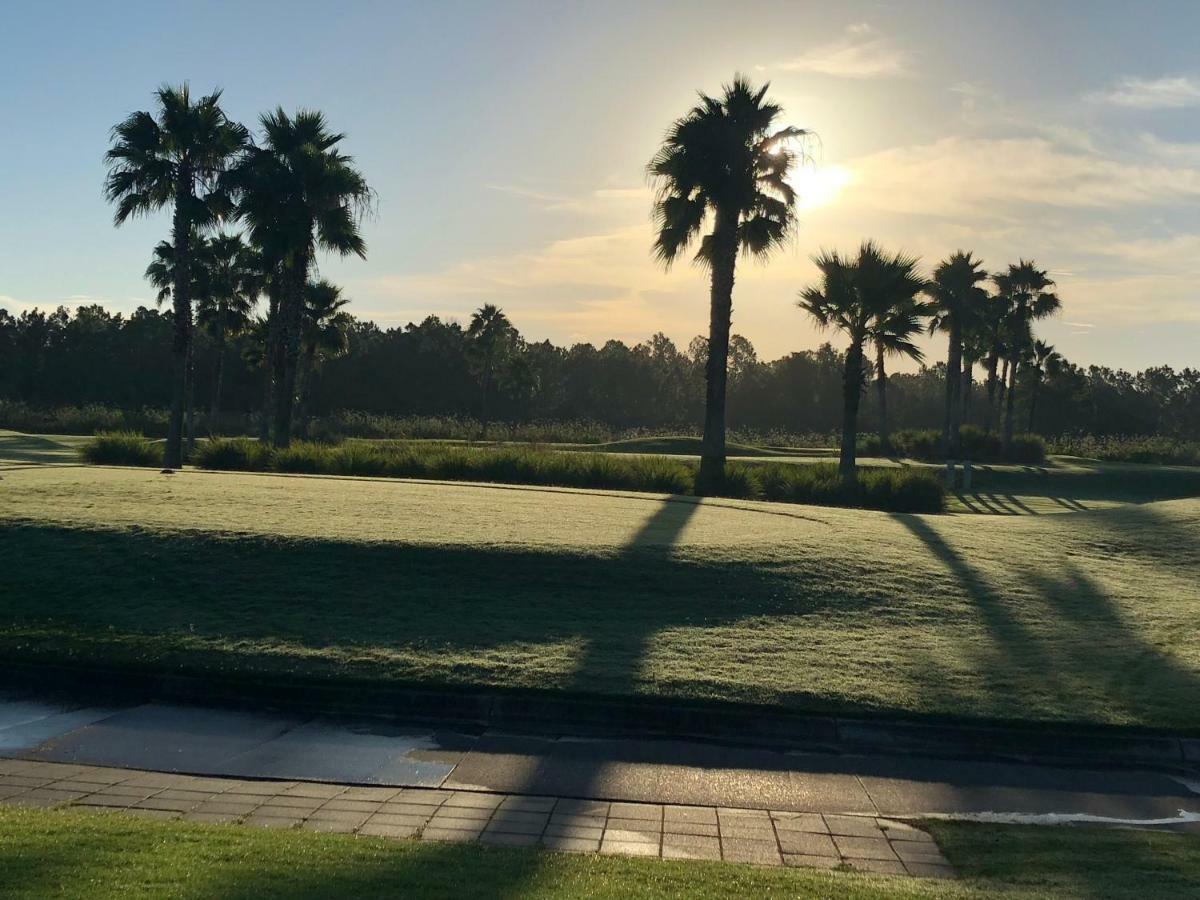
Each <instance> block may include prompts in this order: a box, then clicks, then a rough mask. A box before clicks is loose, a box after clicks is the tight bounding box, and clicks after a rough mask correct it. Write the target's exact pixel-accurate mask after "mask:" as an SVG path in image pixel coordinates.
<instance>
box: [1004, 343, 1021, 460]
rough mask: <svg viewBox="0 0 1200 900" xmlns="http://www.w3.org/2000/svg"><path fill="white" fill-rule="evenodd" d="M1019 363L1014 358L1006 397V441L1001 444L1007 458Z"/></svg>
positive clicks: (1010, 366)
mask: <svg viewBox="0 0 1200 900" xmlns="http://www.w3.org/2000/svg"><path fill="white" fill-rule="evenodd" d="M1018 361H1019V360H1018V358H1017V357H1016V356H1014V357H1013V359H1012V363H1011V365H1009V367H1008V390H1007V391H1006V392H1005V396H1004V440H1003V442H1002V444H1001V453H1003V454H1004V455H1005V456H1008V451H1009V448H1010V447H1011V446H1012V439H1013V405H1014V404H1013V401H1014V400H1015V399H1016V396H1017V369H1018V368H1019V367H1018V365H1017V363H1018Z"/></svg>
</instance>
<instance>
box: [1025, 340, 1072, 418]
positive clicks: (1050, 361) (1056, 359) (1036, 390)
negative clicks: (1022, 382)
mask: <svg viewBox="0 0 1200 900" xmlns="http://www.w3.org/2000/svg"><path fill="white" fill-rule="evenodd" d="M1028 362H1029V374H1030V381H1031V382H1032V385H1031V387H1030V391H1029V426H1028V428H1027V430H1028V431H1033V426H1034V422H1035V417H1036V416H1037V402H1038V395H1039V394H1041V392H1042V384H1043V382H1045V380H1046V376H1047V375H1054V374H1056V373H1057V372H1058V370H1059V369H1060V367H1061V366H1062V363H1063V358H1062V355H1061V354H1060V353H1059V352H1058V351H1057V350H1055V349H1054V346H1053V345H1052V344H1047V343H1046V342H1045V341H1034V342H1033V346H1032V347H1031V348H1030V354H1029V360H1028Z"/></svg>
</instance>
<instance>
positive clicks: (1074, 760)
mask: <svg viewBox="0 0 1200 900" xmlns="http://www.w3.org/2000/svg"><path fill="white" fill-rule="evenodd" d="M0 684H3V685H5V686H6V687H9V688H15V689H19V690H23V691H28V692H30V693H33V694H37V695H42V696H47V695H49V696H61V697H62V698H63V699H68V698H69V699H70V700H71V701H74V702H78V701H79V700H80V699H85V698H86V699H87V700H88V701H89V702H94V703H99V704H103V703H105V702H108V703H129V702H155V701H157V702H173V703H182V704H193V705H204V706H221V707H233V708H241V709H263V708H267V709H272V710H276V711H293V712H304V713H310V714H321V715H329V716H337V717H348V716H349V717H353V716H362V717H370V718H386V719H400V720H406V721H417V722H422V723H428V724H432V725H440V726H443V727H454V726H456V727H468V728H473V729H497V730H502V731H512V732H521V731H525V732H532V733H538V734H567V733H570V734H585V735H589V736H607V737H654V738H674V739H699V740H710V741H719V742H723V743H730V744H750V745H757V746H772V747H778V748H781V749H785V750H795V751H807V752H826V753H849V754H865V753H873V754H895V755H916V756H932V757H954V758H967V759H983V760H988V759H990V760H1005V761H1017V762H1024V763H1042V764H1055V765H1069V766H1079V765H1083V764H1088V765H1093V766H1101V767H1105V768H1133V767H1138V768H1147V767H1149V768H1156V769H1165V770H1171V771H1186V772H1189V773H1194V770H1195V768H1196V767H1198V766H1200V738H1194V737H1189V736H1184V735H1175V734H1167V733H1153V732H1136V731H1131V730H1129V729H1125V728H1120V727H1118V726H1095V727H1093V728H1070V727H1064V726H1057V725H1053V724H1043V725H1039V724H1037V723H1031V724H1029V725H1025V726H1020V727H1018V726H1005V725H999V724H969V723H962V722H948V721H947V722H936V721H925V722H922V721H914V720H905V719H899V718H889V717H887V716H882V715H881V716H878V717H871V718H865V717H862V716H837V715H813V714H805V713H801V712H792V711H789V710H781V709H779V708H778V707H770V706H754V705H749V704H736V703H716V702H712V703H705V702H697V701H691V700H678V701H672V700H666V699H662V700H659V699H651V698H646V699H642V698H615V697H601V696H590V695H579V694H553V693H544V694H543V693H536V692H532V691H515V690H513V691H506V690H502V689H487V690H474V691H473V690H455V689H452V688H445V689H437V688H420V687H412V686H408V685H380V684H378V683H376V682H353V683H342V684H335V683H332V682H329V681H320V680H315V679H278V678H274V679H272V678H260V677H255V676H252V675H240V674H225V673H218V674H203V675H201V674H191V673H186V672H167V671H164V670H161V669H145V670H138V671H134V670H129V669H115V668H102V667H94V666H81V667H73V666H62V665H55V664H40V663H12V662H6V663H2V664H0Z"/></svg>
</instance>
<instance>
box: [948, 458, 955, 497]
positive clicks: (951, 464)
mask: <svg viewBox="0 0 1200 900" xmlns="http://www.w3.org/2000/svg"><path fill="white" fill-rule="evenodd" d="M946 490H948V491H952V490H954V460H952V459H948V460H946Z"/></svg>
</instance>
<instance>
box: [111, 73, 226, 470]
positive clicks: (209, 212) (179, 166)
mask: <svg viewBox="0 0 1200 900" xmlns="http://www.w3.org/2000/svg"><path fill="white" fill-rule="evenodd" d="M155 98H156V99H157V101H158V110H157V118H156V117H155V115H153V114H151V113H149V112H145V111H143V112H135V113H133V114H132V115H130V116H129V117H128V118H127V119H125V120H124V121H123V122H121V123H119V124H118V125H117V126H116V127H115V128H113V132H112V146H111V147H110V149H109V151H108V153H107V154H106V155H105V160H106V162H107V164H108V178H107V180H106V182H105V194H106V196H107V198H108V199H109V201H110V202H113V203H116V204H117V210H116V213H115V214H114V216H113V220H114V222H115V224H116V225H121V224H122V223H124V222H125V221H126V220H127V219H128V218H129V217H130V216H136V215H144V214H148V213H151V212H154V211H156V210H160V209H163V208H165V207H171V209H172V214H173V221H172V226H171V245H172V247H173V249H174V254H175V258H176V265H175V267H174V278H175V283H174V285H173V288H172V302H173V305H174V310H175V314H174V326H175V333H174V339H173V342H172V353H173V356H172V375H171V415H170V423H169V426H168V429H167V442H166V447H165V449H164V453H163V465H164V466H166V467H168V468H177V467H178V466H179V465H181V464H182V462H183V419H184V404H185V397H186V393H187V377H188V376H187V372H188V354H189V348H190V345H191V339H192V306H191V303H192V298H191V291H190V276H189V271H190V262H191V246H190V242H191V238H192V235H193V233H194V231H195V230H196V229H199V228H205V227H207V226H209V225H211V224H213V223H214V222H215V221H216V220H217V218H218V216H219V214H220V213H221V212H222V210H223V206H224V204H223V202H222V200H223V196H222V194H221V192H220V191H219V190H218V181H219V179H220V177H221V176H222V174H223V173H224V172H226V171H227V170H228V169H229V167H230V166H231V165H232V164H233V163H234V161H235V160H236V159H237V158H238V157H239V155H240V154H241V153H242V151H243V150H244V148H245V147H246V144H247V140H248V136H247V133H246V129H245V128H244V127H242V126H241V125H238V124H237V123H235V122H231V121H230V120H229V119H228V118H227V117H226V115H225V113H224V112H223V111H222V109H221V106H220V99H221V92H220V91H214V92H213V93H211V94H209V95H208V96H206V97H202V98H201V99H200V100H199V101H198V102H192V97H191V92H190V91H189V89H188V86H187V85H186V84H184V85H183V86H182V87H178V88H174V87H165V86H164V87H162V88H159V89H158V91H156V92H155Z"/></svg>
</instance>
